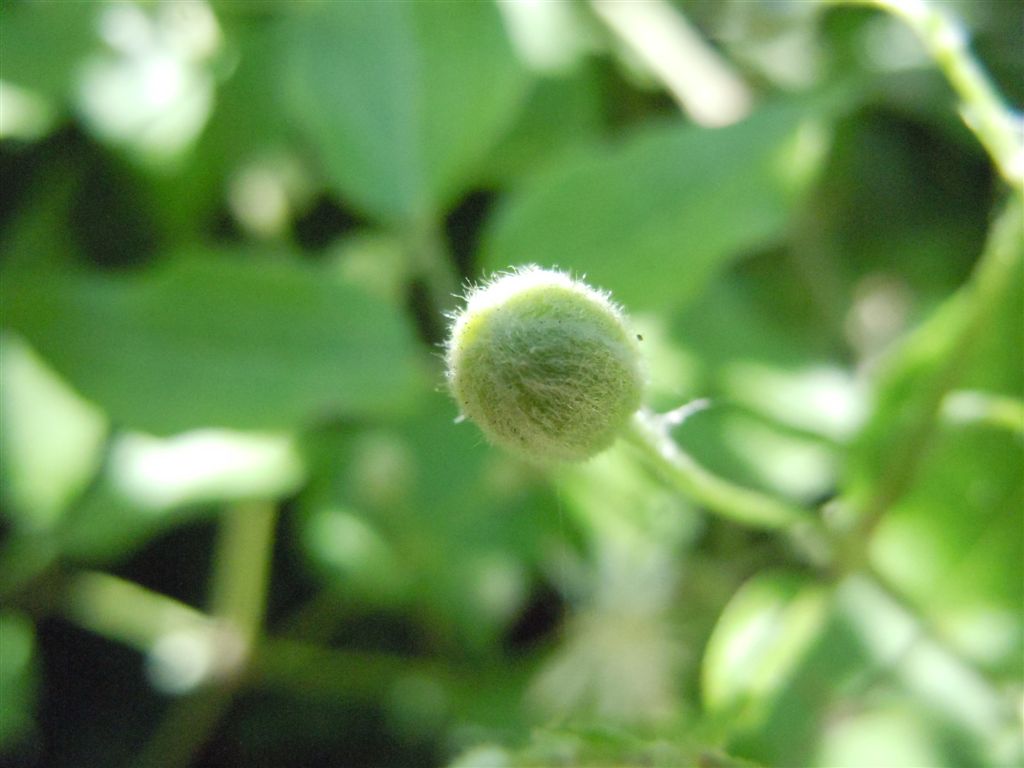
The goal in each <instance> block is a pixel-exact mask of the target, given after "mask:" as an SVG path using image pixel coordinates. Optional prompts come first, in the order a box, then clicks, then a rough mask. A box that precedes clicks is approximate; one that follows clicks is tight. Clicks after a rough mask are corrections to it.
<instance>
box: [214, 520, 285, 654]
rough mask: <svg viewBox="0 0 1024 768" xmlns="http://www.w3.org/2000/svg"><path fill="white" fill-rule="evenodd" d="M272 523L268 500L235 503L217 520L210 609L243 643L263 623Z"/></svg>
mask: <svg viewBox="0 0 1024 768" xmlns="http://www.w3.org/2000/svg"><path fill="white" fill-rule="evenodd" d="M276 522H277V511H276V510H275V509H274V505H273V504H271V503H269V502H249V503H245V504H236V505H235V506H232V507H229V508H228V510H227V511H226V512H225V514H224V518H223V520H222V522H221V529H220V540H219V541H218V543H217V552H216V556H215V560H214V572H213V585H212V594H211V597H210V612H211V613H212V614H213V615H214V616H215V617H217V618H219V619H221V620H223V621H225V622H226V623H228V624H229V625H231V626H232V627H234V628H235V629H236V630H237V631H238V632H239V633H240V635H241V636H242V638H243V639H244V640H245V642H246V644H247V645H248V644H251V643H252V642H254V641H255V639H256V636H257V634H258V633H259V630H260V627H261V626H262V623H263V614H264V609H265V603H266V593H267V584H268V583H269V579H270V560H271V555H272V553H273V545H274V526H275V524H276Z"/></svg>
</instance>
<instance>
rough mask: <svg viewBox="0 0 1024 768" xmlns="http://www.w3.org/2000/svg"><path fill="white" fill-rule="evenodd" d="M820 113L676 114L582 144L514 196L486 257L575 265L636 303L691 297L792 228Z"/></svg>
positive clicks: (788, 109)
mask: <svg viewBox="0 0 1024 768" xmlns="http://www.w3.org/2000/svg"><path fill="white" fill-rule="evenodd" d="M818 117H819V116H818V115H817V114H816V113H815V112H813V111H812V110H810V109H808V108H801V107H798V106H795V105H792V104H776V105H773V106H769V107H766V108H764V109H762V110H761V111H759V112H757V113H756V114H755V115H754V116H752V117H751V118H750V119H748V120H747V121H745V122H743V123H741V124H739V125H735V126H731V127H729V128H721V129H717V130H710V129H703V128H695V127H691V126H686V125H683V124H681V123H666V124H663V125H660V126H657V127H655V128H648V129H646V130H644V131H642V132H639V133H637V134H635V135H633V136H630V137H629V138H627V139H625V140H624V141H622V142H621V143H619V144H617V145H610V146H601V147H598V148H594V149H592V150H590V151H589V152H586V153H583V152H579V153H573V155H572V156H571V157H570V158H567V159H566V160H564V161H563V162H562V163H560V164H559V165H557V166H551V167H547V168H546V169H545V170H544V171H543V172H542V173H540V174H538V175H537V176H535V177H533V178H531V179H529V181H528V182H527V183H526V184H524V185H523V186H522V187H521V188H520V189H519V190H518V191H517V192H515V193H514V194H513V195H512V196H511V198H510V199H509V201H508V202H507V203H506V205H505V208H504V210H502V211H501V213H500V216H499V218H498V220H497V223H496V224H495V226H494V228H493V230H492V231H491V232H490V236H489V239H488V240H487V241H486V246H485V253H484V265H485V267H487V268H488V269H502V268H505V267H507V266H509V265H511V264H521V263H524V262H533V263H537V264H540V265H542V266H560V267H563V268H568V269H572V270H574V271H577V272H580V273H585V274H586V275H587V277H588V278H589V279H590V280H591V281H592V282H594V283H595V284H596V285H599V286H602V287H605V288H608V289H614V292H615V298H616V299H618V300H620V301H622V302H623V303H624V304H626V305H627V306H628V307H630V308H633V309H641V308H646V307H665V306H666V305H673V304H681V303H683V302H685V301H688V300H691V299H693V298H694V297H696V296H698V295H699V294H700V292H701V291H702V290H703V288H704V287H705V286H706V284H707V282H708V281H709V280H710V279H711V277H712V276H713V275H714V274H715V273H716V272H717V271H718V270H719V269H720V268H721V267H722V266H723V265H724V264H726V263H727V262H728V261H729V260H730V259H732V258H735V257H737V256H739V255H740V254H741V253H742V252H743V251H744V250H750V249H753V248H756V247H758V246H761V245H764V244H765V243H766V242H769V241H771V240H773V239H775V238H778V237H779V236H780V235H781V234H782V233H783V232H784V231H785V228H786V225H787V222H788V221H789V217H790V215H791V213H792V211H793V209H794V206H795V204H796V202H797V200H798V199H799V192H800V191H802V190H803V189H804V187H805V186H806V182H807V181H808V179H809V176H810V175H811V172H812V171H813V170H814V168H815V167H816V165H817V163H818V161H819V160H820V157H821V149H822V143H823V141H824V138H823V134H822V127H821V126H820V124H818V123H816V122H815V120H816V118H818Z"/></svg>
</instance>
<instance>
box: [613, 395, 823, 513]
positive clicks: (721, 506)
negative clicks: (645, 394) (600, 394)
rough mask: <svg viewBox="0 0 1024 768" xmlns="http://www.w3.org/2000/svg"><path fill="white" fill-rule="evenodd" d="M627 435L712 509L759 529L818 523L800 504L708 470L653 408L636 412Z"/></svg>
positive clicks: (683, 488)
mask: <svg viewBox="0 0 1024 768" xmlns="http://www.w3.org/2000/svg"><path fill="white" fill-rule="evenodd" d="M626 436H627V438H628V439H629V441H630V442H631V443H632V444H633V445H634V446H636V447H637V448H639V449H640V451H641V452H642V453H643V455H644V457H645V458H646V459H647V460H648V461H649V462H650V463H651V465H652V466H654V467H655V468H656V469H657V470H658V471H659V472H660V473H661V474H662V475H664V476H665V478H666V479H667V480H668V481H669V482H670V483H671V484H672V485H673V486H674V487H675V488H676V489H677V490H679V491H680V492H682V493H683V494H685V495H686V496H688V497H690V498H691V499H693V500H694V501H697V502H699V503H700V504H702V505H704V506H705V507H707V508H708V509H709V510H710V511H711V512H715V513H717V514H719V515H721V516H723V517H726V518H728V519H730V520H733V521H735V522H739V523H743V524H744V525H750V526H754V527H757V528H790V527H792V526H798V525H807V524H811V525H813V524H814V522H815V519H814V517H813V515H812V514H811V513H810V512H809V511H807V510H805V509H803V508H801V507H798V506H796V505H793V504H788V503H786V502H784V501H780V500H778V499H774V498H772V497H771V496H767V495H765V494H762V493H759V492H757V491H754V490H750V489H749V488H743V487H741V486H738V485H735V484H733V483H731V482H729V481H728V480H724V479H722V478H721V477H718V476H717V475H715V474H712V473H711V472H709V471H708V470H707V469H705V468H704V467H702V466H701V465H699V464H698V463H697V462H696V461H694V459H693V458H692V457H691V456H690V455H689V454H686V453H684V452H683V451H682V450H681V449H680V448H679V446H678V445H676V443H675V441H674V440H673V439H672V437H671V436H670V435H669V433H668V426H667V425H666V424H665V423H664V421H663V420H662V419H661V418H660V417H659V416H657V415H656V414H653V413H651V412H650V411H647V410H640V411H637V413H636V414H635V415H634V416H633V419H632V421H631V422H630V424H629V429H628V431H627V433H626Z"/></svg>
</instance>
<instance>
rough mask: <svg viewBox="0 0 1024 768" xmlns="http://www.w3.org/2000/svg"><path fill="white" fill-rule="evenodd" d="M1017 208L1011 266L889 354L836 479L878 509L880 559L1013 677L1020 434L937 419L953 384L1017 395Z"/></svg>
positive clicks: (1021, 278)
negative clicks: (868, 413) (841, 474)
mask: <svg viewBox="0 0 1024 768" xmlns="http://www.w3.org/2000/svg"><path fill="white" fill-rule="evenodd" d="M1017 216H1018V217H1017V218H1016V220H1014V219H1005V220H1004V221H1003V224H1002V226H1004V227H1005V229H1003V230H1001V231H1002V233H1003V235H1005V237H1006V241H1005V249H1006V250H1005V253H1002V256H1001V257H1000V258H1001V259H1003V261H1002V262H990V263H1002V264H1003V265H1004V266H1005V268H1002V272H1000V273H998V274H997V273H996V272H991V271H990V272H987V273H986V274H987V275H989V276H992V275H995V277H996V278H998V279H997V280H995V281H993V280H990V279H988V278H986V283H985V284H986V285H987V286H988V288H986V292H985V293H981V292H979V291H978V285H979V283H977V282H975V283H973V284H972V285H970V286H968V287H966V288H965V289H964V290H962V291H960V292H959V293H957V294H955V295H954V296H953V297H952V298H950V299H949V300H948V301H947V302H946V303H945V304H944V305H943V306H941V307H940V308H939V310H938V312H936V313H935V314H934V315H933V316H932V317H931V318H929V320H928V321H926V322H925V323H924V324H923V325H922V326H920V327H919V328H918V329H917V330H916V331H915V332H914V333H913V334H912V335H911V336H910V337H908V338H907V339H906V340H905V342H904V343H903V344H901V345H900V346H899V347H897V348H896V349H895V350H894V352H893V354H892V355H891V356H890V358H889V359H888V360H887V361H885V363H884V365H883V366H882V368H881V371H880V374H879V376H878V379H877V381H876V383H875V402H874V406H873V411H872V413H871V416H870V418H869V420H868V422H867V423H866V425H865V427H864V429H863V430H862V431H861V433H860V434H859V435H858V437H857V439H856V441H855V442H854V444H853V445H852V447H851V451H850V455H849V461H848V465H847V467H846V477H845V483H844V490H845V495H846V499H847V501H848V502H849V503H850V504H851V506H852V507H853V509H854V510H857V511H863V510H865V509H872V506H871V505H875V507H874V508H875V509H876V512H877V511H880V512H881V514H882V518H881V524H880V526H879V528H878V530H877V531H876V533H875V536H874V538H873V540H872V556H873V559H874V562H875V564H876V566H877V567H878V568H879V569H880V570H881V571H882V572H883V573H885V574H886V575H887V577H888V578H889V579H890V580H891V581H893V582H894V583H895V584H896V585H897V586H898V587H899V589H900V590H902V591H903V592H904V593H905V594H906V595H907V596H908V597H909V598H910V599H912V600H913V601H914V602H915V603H916V604H917V605H918V606H920V607H921V609H922V610H924V611H925V613H926V614H928V615H930V616H932V617H933V621H935V622H936V623H938V624H939V625H941V626H942V627H943V629H944V631H945V632H947V634H948V635H949V636H950V637H951V638H953V639H954V641H955V642H956V643H957V644H958V645H959V646H960V648H961V650H962V651H963V652H964V653H966V654H967V655H969V656H971V657H973V658H974V659H975V660H976V661H978V662H979V663H982V664H984V665H987V666H990V667H991V668H992V669H993V670H998V671H1001V672H1003V673H1008V672H1014V671H1016V672H1015V674H1019V671H1020V668H1021V667H1020V665H1021V658H1022V656H1021V648H1022V647H1024V623H1022V621H1021V617H1020V606H1021V604H1022V601H1024V572H1022V570H1021V568H1022V562H1024V539H1022V537H1021V535H1020V531H1021V524H1022V516H1021V510H1022V509H1024V444H1022V443H1021V440H1020V438H1019V436H1018V435H1017V434H1016V433H1015V431H1014V430H1006V429H1004V428H1002V427H1000V426H993V425H991V424H986V423H985V422H974V423H952V424H950V423H944V422H943V421H942V418H943V416H942V410H941V408H940V405H941V400H940V397H939V396H940V395H941V394H942V393H943V392H946V391H948V390H949V389H950V388H951V387H966V388H968V389H970V390H975V391H978V392H982V393H991V394H993V395H999V396H1007V397H1011V398H1015V399H1017V400H1020V399H1021V398H1022V396H1024V367H1022V366H1021V358H1020V351H1021V349H1022V348H1024V325H1022V323H1021V317H1024V253H1022V251H1021V248H1022V246H1021V241H1020V238H1019V232H1020V230H1019V227H1020V218H1019V214H1017ZM993 242H994V243H995V242H999V241H998V240H994V241H993ZM979 303H980V306H979ZM979 323H980V324H979ZM932 421H934V422H936V423H935V426H934V427H933V428H926V427H924V426H922V425H925V424H928V423H930V422H932ZM894 478H895V479H894ZM893 488H895V491H893V490H889V491H888V494H889V495H888V496H885V495H880V489H893ZM879 499H881V501H879Z"/></svg>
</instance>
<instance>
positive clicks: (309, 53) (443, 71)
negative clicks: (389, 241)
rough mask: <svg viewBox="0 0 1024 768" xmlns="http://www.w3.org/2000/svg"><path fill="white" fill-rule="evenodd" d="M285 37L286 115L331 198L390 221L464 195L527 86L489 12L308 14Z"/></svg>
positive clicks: (468, 8) (312, 9) (297, 13)
mask: <svg viewBox="0 0 1024 768" xmlns="http://www.w3.org/2000/svg"><path fill="white" fill-rule="evenodd" d="M286 32H287V34H286V35H285V41H286V42H285V45H286V46H287V51H286V53H287V62H286V65H285V72H284V83H283V85H284V88H285V93H284V98H285V100H286V104H287V105H288V107H289V108H290V111H291V113H292V114H293V115H294V117H295V119H296V120H297V122H298V125H299V127H300V128H301V129H302V130H304V131H305V133H306V136H307V137H308V139H309V140H310V141H311V142H312V143H313V145H314V147H315V148H316V150H317V151H318V154H319V155H320V157H321V159H322V160H323V162H324V163H325V165H326V170H327V176H328V179H329V180H330V182H331V184H332V185H333V187H334V188H335V189H336V190H337V191H338V192H340V193H341V194H342V196H343V197H345V198H346V199H347V200H348V201H349V202H351V203H353V204H354V205H356V206H357V207H359V208H361V209H362V210H363V211H365V212H367V213H369V214H371V215H373V216H375V217H377V218H379V219H383V220H386V221H388V222H410V221H420V220H422V219H423V218H429V217H435V216H437V215H439V214H440V213H441V212H442V211H443V210H444V209H445V207H446V206H447V205H448V204H449V203H451V202H452V200H453V199H454V198H456V197H457V196H458V195H459V194H460V193H461V192H462V191H464V186H463V185H464V184H465V183H466V182H467V181H468V180H469V179H470V177H471V175H472V174H473V173H474V172H475V170H476V165H477V164H478V163H479V162H480V161H481V160H482V159H483V155H484V154H485V152H486V151H487V149H488V148H489V147H490V146H491V144H492V143H493V142H494V141H495V140H496V139H497V137H498V135H499V134H500V133H501V131H502V130H503V129H504V128H505V126H506V124H507V123H508V122H509V121H510V120H511V118H512V117H513V115H514V113H515V110H516V108H517V106H518V104H519V102H520V99H521V97H522V94H523V92H524V87H525V85H526V78H525V76H524V74H523V72H522V70H521V69H520V66H519V64H518V62H517V60H516V58H515V55H514V53H513V51H512V48H511V46H510V44H509V42H508V40H507V39H506V37H505V33H504V29H503V27H502V24H501V19H500V17H499V15H498V12H497V9H496V8H495V7H494V5H493V4H492V3H482V2H481V3H458V4H452V3H443V2H436V3H363V2H353V3H348V2H340V3H311V4H307V5H303V6H301V7H296V8H295V9H294V10H292V11H290V13H289V21H288V28H287V30H286Z"/></svg>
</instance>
